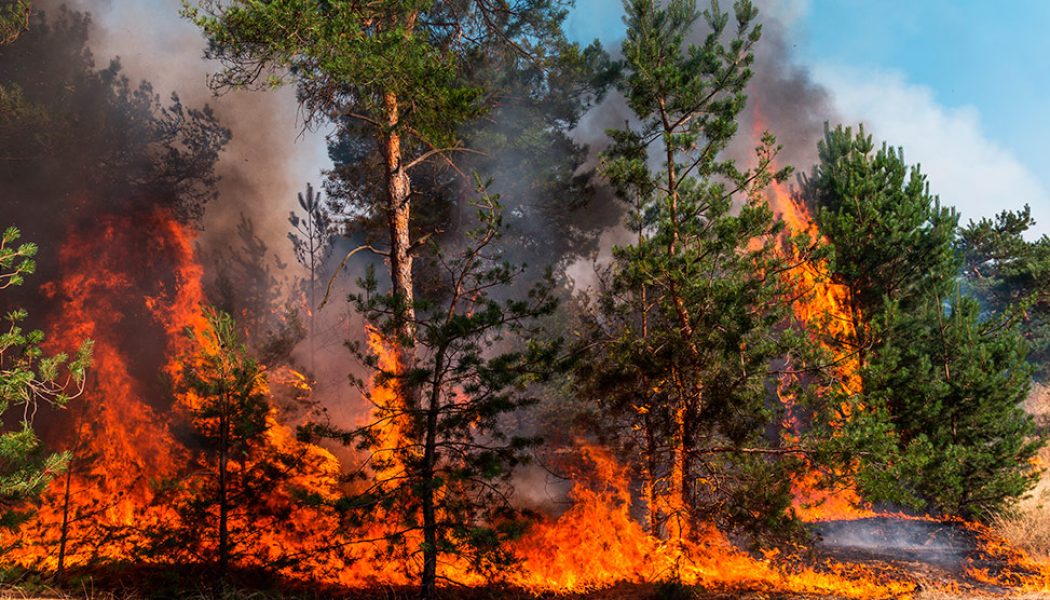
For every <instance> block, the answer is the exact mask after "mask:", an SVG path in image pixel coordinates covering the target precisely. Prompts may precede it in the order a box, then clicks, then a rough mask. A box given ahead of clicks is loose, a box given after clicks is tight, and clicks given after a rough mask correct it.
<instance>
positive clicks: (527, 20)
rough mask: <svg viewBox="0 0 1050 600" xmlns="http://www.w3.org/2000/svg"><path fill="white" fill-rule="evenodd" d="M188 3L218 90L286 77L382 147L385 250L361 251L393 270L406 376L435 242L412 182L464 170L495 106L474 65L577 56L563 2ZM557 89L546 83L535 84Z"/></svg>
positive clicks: (318, 114) (325, 112) (317, 106)
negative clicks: (421, 273) (418, 214)
mask: <svg viewBox="0 0 1050 600" xmlns="http://www.w3.org/2000/svg"><path fill="white" fill-rule="evenodd" d="M184 6H185V13H186V14H187V16H188V17H189V18H190V19H191V20H192V21H194V22H195V23H196V24H198V25H199V26H200V27H201V28H202V29H203V31H204V32H205V34H206V35H207V37H208V38H209V40H210V41H211V44H210V46H209V51H208V55H209V56H210V57H212V58H216V59H218V60H220V61H221V62H222V63H223V65H224V67H225V68H224V70H222V71H221V72H220V73H219V74H218V76H217V77H216V78H215V79H214V81H213V83H214V84H215V85H216V86H218V87H222V88H226V87H237V86H250V85H256V84H263V85H267V86H271V85H273V84H275V83H279V82H281V81H282V80H283V79H284V78H285V77H286V76H288V77H289V78H291V79H292V80H294V81H295V83H296V84H297V85H298V88H299V96H300V98H301V99H303V102H304V105H305V108H306V110H307V112H308V115H309V117H310V118H311V119H312V120H317V119H325V118H327V119H329V120H330V121H331V122H334V123H335V124H336V125H337V126H339V127H341V128H342V127H346V126H348V124H350V125H352V126H354V127H360V128H363V131H364V132H367V134H368V136H369V137H371V138H372V139H374V143H375V144H376V145H377V147H378V149H379V152H378V155H379V158H380V159H381V160H380V161H379V163H378V164H376V165H375V168H377V169H379V170H380V172H381V173H382V183H383V185H382V186H381V187H379V189H381V190H383V194H384V195H383V198H382V206H381V208H380V209H379V210H378V211H375V212H373V215H375V216H378V218H380V219H382V220H383V221H384V222H385V223H386V229H387V235H386V239H385V240H384V242H385V246H386V247H385V248H381V249H378V250H377V249H376V248H375V247H374V246H373V245H371V244H369V245H367V246H361V247H359V248H358V249H356V250H363V249H370V250H373V251H377V252H379V253H380V254H382V255H383V256H384V257H386V259H387V261H388V263H389V268H390V279H391V284H392V289H393V292H394V294H395V297H396V298H398V299H399V307H398V309H397V320H398V322H399V327H398V335H397V337H396V339H394V340H391V341H393V342H396V346H395V347H396V349H397V352H398V353H399V354H400V355H401V360H400V361H399V363H400V364H402V365H404V366H405V367H406V368H409V369H410V368H411V366H412V363H413V361H414V353H413V352H412V350H411V348H412V345H413V341H414V339H413V338H414V335H413V333H414V332H413V329H414V323H415V321H416V319H415V316H414V313H415V302H414V298H415V295H416V290H415V286H414V285H413V260H414V255H415V254H416V253H417V252H418V251H419V250H420V248H421V247H422V246H423V245H424V244H425V242H426V239H427V238H428V237H430V236H431V235H433V234H435V233H437V232H436V231H425V232H419V231H414V230H413V228H412V223H413V220H412V210H413V206H414V204H415V203H414V198H413V187H412V179H411V175H412V174H413V173H414V172H415V171H417V170H418V169H420V168H423V167H425V166H426V165H428V164H429V163H430V162H431V161H436V162H439V163H441V164H446V165H449V166H450V167H452V168H453V169H454V170H455V169H458V167H457V166H456V164H455V159H456V157H457V156H458V155H459V154H462V153H465V152H469V151H470V150H469V149H467V148H464V146H463V144H462V140H461V136H460V128H461V127H462V126H463V125H464V124H465V123H467V122H469V121H471V120H472V119H475V118H477V117H478V116H480V115H481V114H483V113H484V112H485V111H486V109H487V108H488V107H489V106H490V105H491V103H492V102H495V101H498V100H499V95H498V94H495V93H494V92H495V90H492V89H487V88H486V87H485V86H484V85H483V83H484V81H483V80H481V79H472V78H470V77H468V76H467V75H468V74H467V73H465V72H464V66H465V65H466V64H467V62H468V61H467V60H466V59H467V58H468V57H471V56H479V55H484V54H489V55H496V54H500V55H503V56H507V57H513V58H514V60H518V61H521V60H526V61H533V62H535V63H536V64H537V65H538V66H540V67H541V70H540V73H541V75H542V73H543V72H544V70H543V69H542V67H548V66H551V64H552V63H551V62H550V61H551V57H552V56H553V55H557V54H568V55H576V54H578V53H579V49H578V48H577V47H576V46H575V45H573V44H570V43H568V42H567V41H565V39H564V36H563V35H562V32H561V30H560V25H561V21H562V20H563V19H564V16H565V10H564V8H563V3H562V2H560V1H557V0H526V1H524V2H508V1H507V0H498V1H496V2H490V1H468V2H460V1H444V0H442V1H434V0H424V1H420V0H383V1H380V2H374V3H345V2H338V3H333V2H317V1H316V0H295V1H292V2H280V3H261V2H254V1H247V0H239V1H237V2H233V3H229V4H227V3H225V2H219V1H218V0H201V1H199V2H189V1H188V0H187V1H186V2H185V3H184ZM550 83H552V81H551V80H550V79H548V78H546V77H542V76H541V77H540V79H539V81H538V82H537V85H538V86H539V87H543V86H545V85H547V84H550ZM468 185H469V184H468ZM375 208H376V207H374V206H370V207H369V209H371V210H373V211H374V209H375ZM376 212H377V213H378V214H376ZM356 250H355V251H356ZM410 392H411V390H405V391H403V392H402V393H410Z"/></svg>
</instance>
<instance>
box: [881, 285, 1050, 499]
mask: <svg viewBox="0 0 1050 600" xmlns="http://www.w3.org/2000/svg"><path fill="white" fill-rule="evenodd" d="M884 318H885V319H887V320H891V321H892V322H893V323H894V328H893V332H894V333H893V334H892V335H891V336H888V337H887V340H886V341H885V342H884V343H883V344H881V345H880V346H879V347H878V352H877V354H876V355H875V356H874V357H873V359H872V361H871V363H870V364H869V365H868V366H867V368H866V369H865V370H864V371H863V373H862V375H863V377H864V379H865V387H866V389H868V390H869V391H868V393H867V395H866V396H865V400H866V402H868V403H871V404H877V405H881V406H886V407H887V412H888V414H889V419H890V422H891V423H892V425H893V431H894V434H895V437H896V439H897V440H898V444H899V454H897V455H896V456H894V458H893V464H892V465H891V468H890V469H888V470H887V471H884V472H882V473H881V475H882V476H883V477H885V479H884V480H882V481H879V480H878V479H877V478H876V479H873V480H872V481H871V484H873V485H871V486H869V490H870V491H871V493H872V495H873V497H874V498H875V499H879V500H890V501H896V502H903V503H905V504H909V505H912V506H917V507H920V508H924V509H926V510H930V509H933V510H936V511H939V512H941V513H943V514H949V515H962V516H964V517H968V518H977V517H988V516H990V515H992V514H994V513H995V512H997V511H999V510H1001V509H1002V508H1004V507H1005V506H1007V505H1008V504H1009V502H1010V501H1011V500H1013V499H1015V498H1018V497H1020V496H1021V495H1022V494H1024V493H1025V492H1026V491H1028V490H1029V489H1030V488H1031V486H1032V485H1033V484H1034V482H1035V479H1036V477H1037V476H1038V470H1037V469H1036V468H1035V467H1034V465H1033V463H1032V462H1031V461H1032V459H1033V458H1034V457H1035V455H1036V453H1037V452H1038V450H1039V448H1040V446H1041V445H1042V443H1043V440H1042V439H1040V438H1038V437H1037V436H1036V435H1035V427H1034V423H1033V421H1032V419H1031V417H1030V416H1028V415H1027V414H1025V412H1024V410H1023V408H1022V403H1023V402H1024V399H1025V397H1026V396H1027V394H1028V390H1029V387H1030V383H1031V370H1030V368H1029V367H1028V364H1027V362H1026V355H1027V345H1026V344H1025V342H1024V340H1023V339H1022V338H1021V336H1020V334H1019V332H1018V330H1017V328H1016V327H1004V326H1001V324H999V323H996V322H994V321H992V322H988V321H983V320H982V319H981V317H980V309H979V306H978V303H977V301H976V300H974V299H973V298H971V297H968V296H963V295H961V294H959V293H958V292H957V293H956V294H955V295H954V296H953V297H952V298H951V299H950V302H947V304H946V303H945V301H944V299H943V298H941V297H936V296H933V297H930V298H929V299H928V301H927V303H926V304H925V305H924V306H921V307H917V308H916V309H915V310H913V312H912V313H911V314H908V315H902V314H900V313H898V312H897V311H896V310H895V309H894V311H893V312H892V313H891V314H889V315H887V316H885V317H884Z"/></svg>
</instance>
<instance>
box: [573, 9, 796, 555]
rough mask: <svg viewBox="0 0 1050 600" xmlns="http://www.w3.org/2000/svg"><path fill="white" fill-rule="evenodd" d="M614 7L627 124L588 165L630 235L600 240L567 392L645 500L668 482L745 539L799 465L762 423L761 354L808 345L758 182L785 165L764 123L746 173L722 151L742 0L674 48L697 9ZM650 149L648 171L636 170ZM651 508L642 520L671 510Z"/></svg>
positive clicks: (664, 491) (770, 514)
mask: <svg viewBox="0 0 1050 600" xmlns="http://www.w3.org/2000/svg"><path fill="white" fill-rule="evenodd" d="M626 6H627V17H626V19H625V20H626V23H627V26H628V30H627V39H626V40H625V41H624V44H623V54H624V63H623V65H622V68H623V70H624V73H625V78H624V80H623V83H622V84H621V88H622V91H623V93H624V95H625V96H626V97H627V99H628V102H629V104H630V106H631V108H632V109H633V110H634V112H635V113H636V115H637V117H638V120H639V122H640V125H639V127H637V128H632V129H626V130H620V131H610V132H609V133H610V136H611V137H612V140H613V144H612V147H611V148H610V149H609V150H608V151H607V152H606V153H605V154H604V156H603V162H602V170H603V172H604V174H605V175H606V177H608V179H609V181H610V183H611V184H612V186H613V187H614V189H615V190H616V192H617V194H618V195H619V196H620V197H621V198H622V199H624V200H625V201H626V202H627V203H628V205H629V206H630V209H631V210H630V214H629V217H628V222H627V225H628V227H630V228H631V229H632V230H633V231H634V232H635V234H636V236H637V239H636V241H635V243H633V244H630V245H627V246H624V247H619V248H616V249H615V251H614V262H613V265H612V268H611V271H610V272H609V273H608V276H607V278H606V282H605V283H606V287H605V290H604V292H603V293H602V294H601V296H600V298H599V300H598V302H597V303H596V305H595V306H593V309H594V311H595V314H594V316H593V318H592V319H591V322H590V324H589V327H588V330H589V337H588V338H587V339H586V340H584V342H585V347H587V348H590V349H591V350H590V351H589V352H588V354H587V355H586V356H585V357H584V358H583V359H582V360H581V361H580V363H579V367H578V369H577V376H578V378H579V380H580V381H581V382H582V389H581V390H580V391H581V393H583V394H585V395H587V396H588V397H590V398H594V399H596V400H598V401H600V402H602V403H604V405H605V406H606V407H607V408H608V409H610V410H611V411H612V412H613V414H615V415H616V416H617V423H618V426H619V427H620V429H618V430H617V431H615V432H614V435H616V436H617V437H621V439H631V438H633V440H632V442H630V443H631V444H633V445H634V446H635V448H637V449H638V450H640V452H639V451H637V450H636V451H633V452H631V455H632V456H633V457H634V462H635V465H636V467H637V468H638V469H639V470H643V471H647V473H646V478H647V479H649V480H650V481H651V483H650V485H652V486H653V487H654V491H653V495H654V496H655V497H658V498H659V497H667V496H669V495H675V494H682V495H683V496H685V497H684V498H683V502H684V503H685V504H686V505H687V506H688V507H689V509H690V511H691V514H692V516H696V515H704V518H713V519H714V520H715V521H716V522H717V523H719V524H720V525H723V526H724V527H727V528H732V529H737V530H739V529H741V528H743V529H746V530H748V531H749V532H750V533H752V534H754V536H755V538H756V539H757V538H761V537H762V536H763V535H765V534H766V533H768V532H769V531H777V532H785V531H788V530H790V528H789V527H784V525H785V522H784V520H785V519H786V518H787V517H788V509H789V506H790V498H791V497H790V473H791V472H792V470H793V469H795V468H798V467H799V466H800V465H801V461H799V460H798V455H792V454H791V453H790V452H784V453H778V452H777V448H778V446H779V445H780V444H781V443H782V441H783V440H781V439H780V438H779V437H778V435H773V436H772V437H771V436H770V435H769V432H770V431H777V430H778V429H779V426H780V424H781V422H782V419H783V417H784V414H783V407H782V405H781V404H780V403H778V402H773V401H771V394H770V392H771V389H773V388H774V387H776V385H777V381H776V379H775V377H774V372H773V365H774V364H775V363H776V364H785V363H786V364H789V365H794V366H798V365H801V364H804V363H805V362H807V361H808V360H809V359H811V358H812V357H813V351H814V350H813V348H812V345H811V344H810V343H809V342H808V339H807V337H806V336H805V335H803V334H802V333H801V332H800V331H799V329H798V328H797V327H791V326H790V324H791V322H792V320H793V317H792V310H791V300H792V298H793V293H792V290H793V286H792V284H791V282H790V281H789V280H788V278H787V277H786V276H785V273H786V272H787V271H789V265H788V262H787V260H786V259H785V258H784V253H782V252H781V251H780V248H779V244H780V240H781V234H782V232H783V224H782V223H780V222H778V221H776V220H774V218H773V214H772V212H771V210H770V209H769V207H768V205H767V203H766V202H765V198H764V196H763V194H762V192H763V190H764V189H765V188H766V186H768V185H769V184H770V183H771V182H772V181H773V180H783V179H784V178H785V177H786V176H787V175H788V173H789V171H788V170H786V169H785V170H781V171H778V172H773V171H772V170H771V169H772V164H773V160H774V158H775V156H776V153H777V151H778V149H779V148H778V147H777V146H776V145H775V141H774V139H773V137H772V136H771V135H769V134H766V135H765V136H764V137H763V139H762V142H761V144H760V146H759V147H758V148H757V149H756V150H757V165H758V166H757V167H756V168H755V169H753V170H747V171H741V170H739V169H738V168H737V167H736V166H735V164H734V163H733V162H732V161H730V160H725V159H723V158H722V157H721V152H722V151H723V150H724V149H725V148H726V145H727V144H728V142H729V141H730V140H731V139H732V138H733V136H734V135H735V134H736V131H737V122H736V120H737V117H738V115H739V113H740V111H741V110H742V109H743V107H744V103H745V96H744V89H745V86H746V84H747V82H748V80H749V78H750V70H749V66H750V64H751V62H752V58H753V57H752V54H751V48H752V45H753V44H754V43H755V42H756V41H757V40H758V38H759V28H758V26H757V25H754V23H753V21H754V19H755V16H756V10H755V9H754V7H752V6H751V5H750V3H748V2H738V3H737V4H736V5H735V17H736V26H735V28H733V29H729V22H730V18H731V15H730V14H727V13H724V12H721V11H720V10H719V8H718V5H717V4H712V8H711V9H710V10H709V11H705V12H704V13H703V16H704V18H705V21H706V24H707V26H708V28H709V30H710V33H709V34H708V35H707V37H706V38H705V39H704V42H703V43H702V44H701V45H699V46H693V45H689V46H685V45H684V44H683V41H684V39H685V36H686V34H687V33H688V32H689V31H690V29H691V28H692V27H693V26H694V22H695V21H696V20H697V19H698V18H699V17H700V13H699V12H697V10H696V8H695V5H694V4H693V3H692V2H688V1H674V0H672V1H671V2H668V3H666V4H665V5H663V6H659V7H658V6H657V5H655V4H654V3H652V2H648V1H644V0H638V1H633V2H628V3H626ZM727 40H728V41H727ZM655 156H659V157H660V158H661V159H662V160H663V163H662V170H660V171H654V170H652V169H651V167H650V166H649V165H650V163H651V160H652V158H653V157H655ZM786 371H788V372H790V371H791V368H788V369H786ZM797 383H798V381H797V379H796V378H792V377H786V378H785V380H784V382H783V386H784V392H785V393H787V394H793V395H795V396H796V399H797V402H799V404H804V403H805V402H806V401H807V399H806V398H804V397H803V395H801V390H799V389H798V386H797V385H796V384H797ZM631 431H634V432H637V433H636V434H634V435H632V434H631V433H630V432H631ZM679 461H682V462H684V463H685V466H684V469H685V474H684V477H685V479H686V481H688V482H697V483H696V484H695V485H694V484H692V483H689V484H688V486H687V489H684V490H676V489H675V488H674V485H675V484H674V483H673V482H672V481H670V480H671V479H672V476H671V473H672V471H673V470H674V469H675V463H676V462H679ZM646 462H648V464H645V463H646ZM650 510H651V511H652V508H650ZM651 516H652V520H653V521H656V522H654V523H652V526H653V528H654V530H659V528H660V523H661V522H662V521H666V520H668V519H670V518H671V515H668V514H652V515H651ZM771 525H772V527H771ZM763 530H765V531H764V532H763Z"/></svg>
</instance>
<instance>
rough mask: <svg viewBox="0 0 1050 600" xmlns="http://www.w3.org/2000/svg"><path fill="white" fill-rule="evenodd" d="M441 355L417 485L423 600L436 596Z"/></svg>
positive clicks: (430, 400) (429, 407)
mask: <svg viewBox="0 0 1050 600" xmlns="http://www.w3.org/2000/svg"><path fill="white" fill-rule="evenodd" d="M443 354H444V350H440V351H439V352H438V354H437V357H436V360H435V361H434V373H435V375H434V383H433V387H432V388H431V390H430V399H429V402H428V404H427V412H426V423H425V427H426V431H425V433H424V443H423V465H422V469H421V471H422V472H421V473H420V475H421V477H420V478H421V480H422V481H421V482H420V488H421V490H422V493H421V497H420V504H421V505H422V511H423V576H422V586H421V588H422V589H421V593H420V595H421V597H422V598H423V600H433V599H434V598H436V597H437V559H438V543H437V541H438V540H437V538H438V535H437V533H438V531H437V503H436V501H435V494H434V484H435V471H436V467H437V428H438V416H439V414H440V412H441V385H442V382H441V373H442V370H443V369H444V366H443V362H444V361H443V360H442V356H443Z"/></svg>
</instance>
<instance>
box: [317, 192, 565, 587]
mask: <svg viewBox="0 0 1050 600" xmlns="http://www.w3.org/2000/svg"><path fill="white" fill-rule="evenodd" d="M478 193H479V196H478V198H477V199H476V204H475V205H476V207H477V213H476V219H477V220H476V226H475V227H474V228H472V229H471V230H470V231H468V232H467V237H466V240H465V241H464V242H463V243H461V245H460V246H459V247H458V248H456V249H455V250H449V249H448V248H447V247H446V248H444V249H440V250H439V249H437V248H435V249H434V252H436V253H437V255H436V258H435V260H437V262H439V263H440V264H441V265H443V266H444V267H445V268H446V276H447V281H446V283H447V288H448V289H449V290H451V291H450V292H449V294H448V295H446V296H445V297H444V298H442V299H441V301H440V302H434V303H429V302H428V303H421V304H420V305H419V311H418V313H417V328H418V334H417V340H416V344H417V345H418V346H419V348H420V349H421V351H420V353H419V356H420V360H419V361H418V362H417V363H416V365H415V367H414V368H413V369H412V370H410V371H405V370H403V369H401V368H399V366H398V365H397V364H396V362H394V361H390V360H389V357H387V358H384V359H381V358H380V356H379V355H378V354H377V352H379V349H377V348H374V347H372V348H369V347H364V346H362V345H361V344H359V343H352V344H351V347H352V348H353V349H354V351H355V354H356V355H357V356H358V357H359V358H360V359H361V360H362V361H363V362H364V363H365V364H367V365H368V366H370V367H371V368H372V369H373V370H374V372H375V377H374V378H373V381H372V387H371V393H372V402H373V404H374V405H375V408H374V411H373V416H374V418H373V420H372V421H371V422H370V423H368V424H366V425H364V426H362V427H360V428H358V429H355V430H353V431H349V432H339V431H334V430H331V429H326V428H323V427H319V426H314V427H312V428H311V431H310V433H311V434H312V435H328V436H336V437H339V438H341V439H342V440H343V441H345V442H348V443H351V442H352V443H356V444H357V447H358V448H359V449H361V450H363V451H365V452H366V455H367V460H366V463H365V464H366V465H367V468H364V467H363V468H362V469H360V471H359V473H360V475H361V477H362V479H363V487H362V490H361V492H360V493H358V494H356V495H354V496H352V497H351V498H350V499H349V506H350V509H349V510H350V516H351V517H354V519H353V520H354V521H357V522H365V523H373V524H377V523H378V525H379V526H380V527H386V528H388V529H387V531H389V530H390V529H392V530H393V531H394V533H389V534H386V535H388V536H389V539H390V541H391V543H392V546H393V553H394V554H396V555H399V556H401V557H402V558H404V559H406V561H407V563H408V564H411V563H413V562H415V560H414V559H415V558H416V557H417V556H418V555H422V561H421V562H422V568H421V570H420V572H419V577H420V583H421V588H422V596H423V597H424V598H433V597H435V594H436V593H437V592H436V585H437V581H438V578H439V573H438V563H439V561H441V560H447V561H453V562H455V563H456V564H460V565H464V566H465V567H466V568H467V569H468V570H473V571H475V572H480V573H483V574H491V573H492V572H493V571H495V570H497V568H498V567H506V566H507V565H508V563H510V562H512V561H513V557H512V556H511V555H510V554H509V552H508V550H507V548H506V547H505V544H504V542H506V541H507V540H508V539H511V538H514V537H515V536H517V535H520V534H521V533H522V532H523V530H524V526H525V524H526V522H525V520H523V517H525V516H527V514H526V513H523V512H522V511H520V510H519V509H518V508H516V507H515V506H514V504H513V502H512V501H511V496H512V494H513V488H512V486H511V485H510V477H511V475H512V474H513V471H514V468H515V467H517V466H519V465H521V464H523V463H525V462H526V461H527V460H528V456H529V455H528V450H529V449H530V448H532V447H533V446H534V445H536V444H537V443H538V441H539V440H538V439H536V438H535V437H532V436H521V435H510V434H508V433H507V432H506V431H505V429H504V425H505V421H506V420H507V418H508V417H509V416H510V415H512V414H513V413H514V412H515V411H517V410H519V409H521V408H523V407H526V406H529V405H531V404H533V403H535V402H536V399H535V398H534V397H532V396H531V395H530V394H529V393H528V388H529V386H530V385H531V384H533V383H535V382H541V381H544V380H546V379H548V378H549V377H550V376H551V375H552V374H553V373H554V372H555V371H556V368H557V366H558V362H559V359H558V350H559V348H560V342H559V340H551V339H546V338H545V336H544V335H543V334H542V331H541V330H540V329H539V323H538V319H540V318H542V317H544V316H547V315H549V314H551V312H552V311H553V310H554V308H555V300H554V298H553V297H552V296H551V293H550V292H551V284H550V282H549V281H548V282H547V283H546V284H544V285H542V286H538V287H536V288H533V289H532V290H531V291H529V292H528V293H527V294H524V293H519V292H516V291H515V290H514V288H513V284H514V282H515V280H516V279H517V278H518V277H519V276H520V275H521V273H522V269H521V268H520V267H517V266H513V265H511V264H510V263H508V262H507V261H506V260H505V259H504V258H503V257H502V256H501V253H500V251H499V249H498V245H497V241H498V239H499V235H500V231H501V228H502V226H503V225H502V220H501V216H500V210H501V208H500V205H499V202H498V198H497V197H496V196H494V195H491V194H487V193H485V192H484V186H480V185H479V192H478ZM359 284H360V286H361V288H362V292H361V293H360V294H358V295H356V296H354V297H353V302H354V304H355V306H356V307H357V309H358V311H359V312H360V313H361V314H363V315H364V316H365V317H366V318H367V320H368V322H369V323H371V324H373V326H374V327H375V328H376V329H375V333H376V335H378V336H379V339H380V340H388V339H390V338H391V337H393V336H396V335H397V330H398V319H397V310H398V308H397V307H398V302H399V300H398V298H397V297H396V295H394V294H393V293H387V294H382V293H378V291H377V289H378V288H377V282H376V280H375V277H374V274H373V272H372V271H371V270H369V273H368V275H367V276H366V278H365V279H363V280H362V281H360V283H359ZM501 297H502V298H505V299H503V300H501V299H499V298H501ZM383 344H384V342H382V341H380V344H379V345H380V346H382V345H383ZM386 344H387V348H388V349H389V343H388V342H387V343H386ZM406 379H407V380H408V381H405V380H406ZM358 385H359V386H360V387H361V388H362V391H363V392H364V393H369V392H368V391H367V390H366V389H365V388H366V386H365V384H364V382H363V381H358ZM407 386H411V387H414V388H416V389H417V390H418V395H417V397H418V398H419V401H418V403H413V402H411V401H409V400H407V399H406V398H405V397H403V396H401V395H399V394H379V395H377V394H376V393H375V390H377V389H386V390H390V389H404V388H405V387H407ZM366 531H374V529H366ZM404 553H407V556H404V555H403V554H404ZM388 558H390V557H388Z"/></svg>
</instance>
